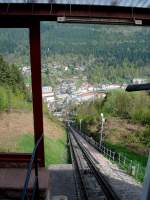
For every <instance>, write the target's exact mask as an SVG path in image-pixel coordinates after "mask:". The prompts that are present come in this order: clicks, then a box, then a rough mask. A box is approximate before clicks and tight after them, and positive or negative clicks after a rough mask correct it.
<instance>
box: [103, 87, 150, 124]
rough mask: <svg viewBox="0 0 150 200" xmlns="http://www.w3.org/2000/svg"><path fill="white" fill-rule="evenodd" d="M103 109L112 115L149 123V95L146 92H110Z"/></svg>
mask: <svg viewBox="0 0 150 200" xmlns="http://www.w3.org/2000/svg"><path fill="white" fill-rule="evenodd" d="M103 110H104V112H107V113H109V114H111V115H114V116H119V117H123V118H127V119H131V120H132V121H133V122H140V123H142V124H150V96H149V95H148V93H146V92H138V93H136V92H135V93H127V92H125V91H123V90H118V91H114V92H110V93H109V94H108V96H107V101H106V102H105V103H104V107H103Z"/></svg>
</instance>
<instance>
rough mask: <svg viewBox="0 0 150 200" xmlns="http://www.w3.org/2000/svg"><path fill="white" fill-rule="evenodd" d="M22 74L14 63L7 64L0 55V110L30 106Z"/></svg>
mask: <svg viewBox="0 0 150 200" xmlns="http://www.w3.org/2000/svg"><path fill="white" fill-rule="evenodd" d="M28 96H29V95H28V94H27V91H26V89H25V84H24V79H23V76H22V74H21V72H20V70H19V69H18V67H17V66H16V65H9V64H8V63H6V62H5V61H4V60H3V58H2V56H0V111H10V110H11V109H21V108H30V109H31V105H30V103H28V102H27V99H28Z"/></svg>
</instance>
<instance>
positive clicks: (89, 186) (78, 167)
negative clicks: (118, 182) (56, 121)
mask: <svg viewBox="0 0 150 200" xmlns="http://www.w3.org/2000/svg"><path fill="white" fill-rule="evenodd" d="M68 139H69V144H70V151H71V157H72V163H73V166H74V168H75V172H76V173H75V180H76V185H77V191H78V199H81V200H119V197H118V196H117V194H116V193H115V192H114V190H113V189H112V187H111V186H110V184H109V183H108V181H106V179H105V177H104V176H103V175H102V174H101V173H100V171H99V169H98V167H97V166H96V165H97V163H96V160H94V159H93V158H92V156H91V155H90V153H89V152H88V150H87V149H86V148H85V146H84V145H83V144H82V143H81V141H79V139H78V137H77V133H76V131H75V130H74V129H73V128H72V127H71V126H70V125H68Z"/></svg>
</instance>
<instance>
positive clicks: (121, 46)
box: [0, 22, 150, 83]
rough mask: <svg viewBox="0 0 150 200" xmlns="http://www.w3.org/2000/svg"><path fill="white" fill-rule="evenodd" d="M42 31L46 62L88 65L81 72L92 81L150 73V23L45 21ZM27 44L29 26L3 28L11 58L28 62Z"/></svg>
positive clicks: (1, 49)
mask: <svg viewBox="0 0 150 200" xmlns="http://www.w3.org/2000/svg"><path fill="white" fill-rule="evenodd" d="M41 33H42V34H41V41H42V58H43V64H48V63H50V62H52V61H55V62H57V63H58V62H59V63H61V64H62V65H67V66H69V65H73V66H78V65H81V66H85V69H84V71H83V72H82V73H83V74H84V75H86V76H87V78H88V80H89V82H92V83H100V82H102V81H103V82H116V81H117V82H125V81H126V80H128V81H130V80H132V78H134V77H143V78H145V77H146V78H148V77H149V76H150V70H149V67H150V66H149V63H150V44H149V35H150V29H149V28H148V27H130V26H108V25H81V24H80V25H77V24H76V25H71V24H58V23H54V22H53V23H48V22H45V23H41ZM28 47H29V45H28V31H27V30H19V31H16V30H10V29H2V30H0V53H1V54H2V55H4V56H5V58H6V59H7V60H8V61H9V62H12V61H13V62H17V63H19V64H22V63H23V64H28V63H29V49H28ZM56 73H57V72H56ZM71 73H72V75H76V73H75V72H72V71H71ZM77 74H78V72H77ZM99 74H101V78H99V77H100V76H99ZM57 76H58V75H56V77H57ZM63 76H64V72H63V71H62V77H63ZM116 77H117V78H116Z"/></svg>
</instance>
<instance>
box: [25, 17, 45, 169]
mask: <svg viewBox="0 0 150 200" xmlns="http://www.w3.org/2000/svg"><path fill="white" fill-rule="evenodd" d="M29 31H30V32H29V38H30V60H31V77H32V100H33V117H34V138H35V144H36V142H37V141H38V139H39V138H40V137H41V136H42V135H43V111H42V84H41V46H40V21H36V20H35V21H34V20H33V21H32V23H31V27H30V29H29ZM37 158H38V159H40V160H41V162H42V163H41V165H42V166H44V163H45V160H44V138H43V139H42V140H41V142H40V144H39V148H38V150H37Z"/></svg>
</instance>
